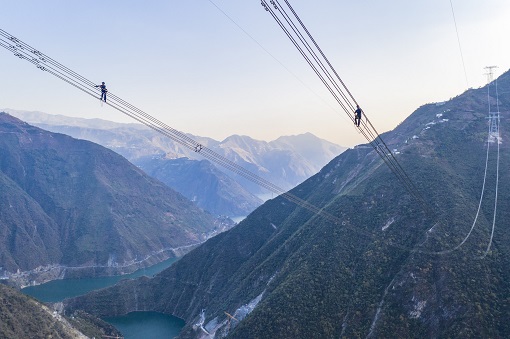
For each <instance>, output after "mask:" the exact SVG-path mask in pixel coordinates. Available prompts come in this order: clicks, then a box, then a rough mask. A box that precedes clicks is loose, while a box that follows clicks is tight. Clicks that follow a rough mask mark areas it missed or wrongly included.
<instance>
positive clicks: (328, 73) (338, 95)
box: [261, 0, 434, 215]
mask: <svg viewBox="0 0 510 339" xmlns="http://www.w3.org/2000/svg"><path fill="white" fill-rule="evenodd" d="M261 5H262V7H263V8H264V9H265V10H266V11H267V12H268V13H269V14H271V16H272V17H273V19H274V20H275V21H276V23H277V24H278V25H279V26H280V28H281V29H282V30H283V32H284V33H285V34H286V35H287V37H288V38H289V40H290V41H291V42H292V43H293V45H294V46H295V47H296V49H297V50H298V51H299V52H300V54H301V55H302V56H303V58H304V59H305V61H306V62H307V63H308V65H309V66H310V67H311V68H312V70H313V71H314V72H315V74H316V75H317V76H318V77H319V79H320V80H321V82H322V83H323V84H324V85H325V87H326V88H327V90H328V91H329V92H330V93H331V95H332V96H333V97H334V98H335V100H336V101H337V103H338V104H339V105H340V107H341V108H342V110H343V111H344V112H345V113H346V115H347V116H348V117H349V120H350V121H355V119H354V113H353V111H354V109H355V107H356V106H357V105H358V102H357V101H356V99H355V98H354V96H353V95H352V93H351V92H350V91H349V89H348V88H347V86H346V85H345V83H344V82H343V81H342V79H341V78H340V76H339V75H338V73H337V72H336V70H335V68H334V67H333V66H332V64H331V63H330V61H329V60H328V58H327V57H326V55H325V54H324V52H323V51H322V49H321V48H320V47H319V45H318V44H317V42H316V41H315V39H314V38H313V36H312V35H311V33H310V31H309V30H308V29H307V28H306V26H305V25H304V23H303V21H302V20H301V19H300V18H299V16H298V15H297V13H296V11H295V10H294V9H293V8H292V6H291V4H290V3H289V1H287V0H285V5H286V6H282V4H281V3H280V1H278V0H270V1H267V0H261ZM285 7H287V8H288V10H287V9H285ZM296 20H297V22H296ZM358 130H359V131H360V133H361V134H362V135H363V136H364V137H365V139H366V140H367V141H368V143H369V144H370V145H371V146H372V147H373V148H374V150H375V151H376V153H377V154H378V155H379V156H380V157H381V159H382V160H383V162H384V163H385V164H386V165H387V166H388V168H389V169H390V170H391V171H392V172H393V173H394V174H395V175H396V176H397V178H398V180H399V181H400V182H401V183H402V184H403V185H404V187H405V188H406V189H407V191H408V192H409V193H410V194H411V195H412V196H414V197H415V198H416V199H417V200H418V201H419V202H420V203H421V204H422V206H423V207H424V209H425V211H426V212H427V213H428V214H432V215H433V214H434V212H433V211H432V208H431V207H430V206H429V204H428V203H427V202H426V201H425V199H424V198H423V197H422V195H421V194H420V192H419V191H418V189H417V188H416V187H415V185H414V183H413V182H412V180H411V179H410V178H409V176H408V175H407V173H406V172H405V171H404V169H403V168H402V166H401V165H400V163H399V162H398V161H397V159H396V158H395V156H394V154H393V152H392V151H391V150H390V149H389V147H388V146H387V145H386V143H385V142H384V140H383V139H382V138H381V136H380V134H379V133H378V132H377V130H376V129H375V127H374V126H373V124H372V123H371V121H370V119H369V118H368V117H367V115H366V113H365V114H364V119H362V120H361V124H360V125H359V126H358Z"/></svg>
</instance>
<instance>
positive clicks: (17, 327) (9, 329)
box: [0, 284, 120, 339]
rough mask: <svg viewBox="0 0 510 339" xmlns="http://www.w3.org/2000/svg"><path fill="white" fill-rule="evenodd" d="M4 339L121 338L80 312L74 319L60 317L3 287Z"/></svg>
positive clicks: (0, 304) (0, 291) (0, 308)
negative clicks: (105, 336) (106, 336)
mask: <svg viewBox="0 0 510 339" xmlns="http://www.w3.org/2000/svg"><path fill="white" fill-rule="evenodd" d="M0 319H1V320H2V321H0V338H9V339H10V338H13V339H14V338H33V339H35V338H54V339H71V338H79V339H85V338H93V337H96V338H100V337H102V336H103V335H109V336H119V335H120V333H119V332H118V331H117V330H115V328H114V327H113V326H111V325H109V324H107V323H105V322H103V321H101V320H99V319H94V318H92V317H90V316H87V315H85V314H83V313H82V312H77V313H76V314H75V315H74V316H73V317H72V318H65V317H63V316H61V315H58V314H57V312H54V311H53V310H52V309H50V308H49V307H47V306H45V305H43V304H41V303H40V302H38V301H36V300H35V299H33V298H30V297H28V296H26V295H24V294H22V293H20V292H18V291H16V290H14V289H12V288H10V287H7V286H5V285H3V284H0Z"/></svg>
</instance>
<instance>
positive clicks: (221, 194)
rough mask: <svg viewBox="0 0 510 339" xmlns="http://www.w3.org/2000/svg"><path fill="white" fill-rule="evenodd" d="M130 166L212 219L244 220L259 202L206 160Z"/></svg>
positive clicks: (143, 162)
mask: <svg viewBox="0 0 510 339" xmlns="http://www.w3.org/2000/svg"><path fill="white" fill-rule="evenodd" d="M134 164H135V165H137V166H139V167H140V168H141V169H143V171H144V172H145V173H147V174H148V175H150V176H152V177H153V178H156V179H158V180H160V181H161V182H163V183H165V184H166V185H168V186H169V187H171V188H173V189H174V190H176V191H177V192H179V193H181V194H182V195H184V196H185V197H187V198H188V199H190V200H191V201H193V202H194V203H195V204H197V206H199V207H201V208H203V209H204V210H206V211H209V212H211V213H212V214H215V215H227V216H231V217H235V216H246V215H248V214H250V212H252V211H253V210H254V209H256V208H257V207H259V206H260V205H262V202H263V201H262V200H260V199H259V198H257V197H256V196H254V195H252V194H250V193H249V192H248V191H246V190H245V189H243V188H242V187H241V185H240V184H238V183H237V182H236V181H234V180H232V179H231V178H230V177H229V176H228V175H226V174H225V173H223V172H222V171H220V170H219V169H218V168H217V167H216V166H214V165H213V164H212V163H211V162H210V161H208V160H191V159H188V158H179V159H167V158H165V157H158V156H152V157H147V158H142V159H138V160H136V161H134Z"/></svg>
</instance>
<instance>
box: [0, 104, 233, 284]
mask: <svg viewBox="0 0 510 339" xmlns="http://www.w3.org/2000/svg"><path fill="white" fill-rule="evenodd" d="M229 225H230V224H229V223H228V222H227V223H225V224H223V223H222V221H220V220H217V219H215V218H213V217H212V216H211V215H210V214H208V213H205V212H204V211H203V210H201V209H199V208H197V207H196V206H195V205H194V204H193V203H191V202H190V201H189V200H187V199H186V198H184V197H183V196H182V195H181V194H179V193H177V192H175V191H173V190H172V189H170V188H168V187H167V186H165V185H164V184H162V183H161V182H159V181H157V180H155V179H152V178H151V177H149V176H148V175H146V174H145V173H143V172H142V171H141V170H140V169H138V168H137V167H136V166H134V165H132V164H131V163H129V162H128V161H127V160H126V159H124V158H123V157H122V156H120V155H118V154H116V153H114V152H112V151H111V150H108V149H106V148H104V147H102V146H99V145H96V144H93V143H91V142H89V141H84V140H76V139H73V138H71V137H69V136H66V135H63V134H56V133H51V132H47V131H44V130H42V129H40V128H37V127H34V126H31V125H28V124H26V123H24V122H22V121H20V120H18V119H16V118H14V117H12V116H10V115H8V114H5V113H0V235H1V237H0V276H7V277H9V278H10V279H11V280H14V281H19V282H20V283H21V284H27V283H30V282H31V281H32V280H36V281H47V280H51V279H56V278H58V277H59V276H60V277H62V276H73V275H75V276H93V275H101V274H119V273H122V272H130V271H133V270H135V269H137V268H139V267H144V266H146V265H150V264H154V263H157V262H159V261H161V260H164V259H166V258H168V257H171V256H174V255H176V254H182V252H183V251H185V250H186V249H187V248H188V247H190V246H193V245H196V244H199V243H201V242H202V241H204V240H206V239H207V237H208V236H211V235H212V234H215V233H216V232H218V231H220V230H223V228H225V227H227V226H229Z"/></svg>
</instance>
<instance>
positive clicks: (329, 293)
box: [65, 72, 510, 339]
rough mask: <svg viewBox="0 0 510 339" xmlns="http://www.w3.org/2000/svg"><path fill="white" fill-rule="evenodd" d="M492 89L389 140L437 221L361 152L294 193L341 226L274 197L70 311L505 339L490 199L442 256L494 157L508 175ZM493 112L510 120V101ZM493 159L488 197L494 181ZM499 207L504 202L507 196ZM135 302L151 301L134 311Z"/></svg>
mask: <svg viewBox="0 0 510 339" xmlns="http://www.w3.org/2000/svg"><path fill="white" fill-rule="evenodd" d="M498 81H499V82H498V86H499V88H500V89H505V90H501V92H506V91H508V90H509V89H510V73H508V72H507V73H505V74H504V75H502V76H501V77H500V78H499V79H498ZM491 86H492V85H491ZM486 91H487V87H484V88H481V89H478V90H468V91H466V92H465V93H463V94H462V95H460V96H458V97H455V98H453V99H451V100H449V101H447V102H445V103H444V104H441V105H438V104H427V105H424V106H422V107H420V108H418V109H417V110H416V111H415V112H414V113H413V114H411V116H409V118H407V119H406V120H405V121H404V122H403V123H402V124H400V125H399V126H397V128H395V129H394V130H393V131H390V132H388V133H385V134H384V135H383V138H384V140H385V141H386V143H387V144H388V146H389V147H390V148H391V149H393V150H395V156H396V158H397V159H398V160H399V163H400V164H401V165H402V167H403V168H404V169H405V170H406V172H407V174H408V175H409V176H410V178H411V180H412V181H413V182H414V183H415V185H416V186H417V188H418V190H419V191H420V192H422V194H423V195H424V196H425V197H426V199H427V201H428V202H429V204H430V205H431V206H432V207H433V208H434V209H435V210H437V212H439V213H437V214H438V215H439V222H438V220H437V218H436V217H435V216H433V215H429V214H428V213H426V212H425V211H424V209H423V207H422V206H421V205H420V204H419V203H418V202H417V201H416V200H414V198H413V197H412V196H411V195H409V192H408V191H406V189H405V188H404V187H403V186H402V185H401V184H400V183H398V181H396V178H395V176H394V174H393V173H391V171H390V170H389V169H388V168H387V167H386V166H385V165H384V164H383V163H382V161H381V160H380V158H379V157H378V156H377V155H376V154H375V152H374V151H373V150H372V149H371V148H369V147H366V146H367V145H360V146H358V147H355V148H353V149H350V150H348V151H346V152H344V153H343V154H342V155H340V156H338V157H337V158H335V159H334V160H332V161H331V162H330V163H329V164H327V165H326V166H325V167H324V168H323V169H322V170H321V171H320V172H319V173H318V174H316V175H315V176H312V177H311V178H310V179H308V180H306V181H305V182H303V183H302V184H300V185H298V186H297V187H296V188H294V189H293V190H291V193H292V194H294V195H296V196H298V197H299V198H301V199H303V200H305V201H307V202H308V203H310V204H312V205H314V206H320V207H321V208H324V210H325V211H326V212H328V213H329V214H331V215H334V216H336V217H337V218H338V221H339V222H338V223H335V222H331V220H328V219H324V218H321V217H320V215H314V214H313V213H311V212H309V211H308V210H304V209H301V208H299V207H296V206H295V205H293V204H291V203H289V202H288V201H286V200H285V199H283V198H282V197H278V198H275V199H271V200H269V201H267V202H266V203H265V204H264V205H262V206H261V207H259V208H258V209H257V210H255V211H254V212H253V213H252V214H251V215H250V216H249V217H248V218H246V219H245V220H244V221H242V222H241V223H240V224H239V225H237V226H236V227H234V228H233V229H231V230H230V231H228V232H225V233H222V234H221V235H219V236H217V237H215V238H213V239H211V240H209V241H207V242H206V243H204V244H203V245H202V246H200V247H198V248H197V249H195V250H194V251H192V252H190V253H188V254H187V255H186V256H184V257H183V258H182V259H181V260H180V261H179V262H177V263H176V264H175V265H173V266H172V267H170V268H169V269H167V270H165V271H163V272H161V273H160V274H159V275H157V276H155V277H154V278H152V279H140V280H134V281H126V282H121V283H120V284H118V285H117V286H114V287H112V288H109V289H106V290H102V291H96V292H93V293H90V294H88V295H87V296H84V297H79V298H74V299H70V300H66V301H65V305H66V309H68V310H73V309H85V310H87V311H89V312H91V313H93V314H98V315H101V314H104V313H105V312H106V313H108V312H111V313H115V314H123V313H127V312H131V311H135V310H137V309H138V308H143V309H151V310H157V311H160V312H165V313H170V314H173V315H176V316H179V317H181V318H183V319H185V320H186V327H185V329H184V330H183V332H182V333H181V335H180V337H181V338H212V337H223V336H226V335H228V337H229V338H230V337H231V338H243V339H244V338H275V337H293V338H310V337H323V338H333V337H334V338H338V337H362V336H363V337H398V338H405V337H407V338H410V337H412V338H419V337H457V336H461V337H503V336H505V334H508V333H510V327H509V324H508V322H506V321H505V314H508V312H509V311H510V302H509V301H510V299H508V296H509V295H510V284H509V283H508V281H510V280H508V279H509V278H510V272H509V271H508V269H507V268H505V265H507V264H508V263H509V262H510V259H509V258H510V248H509V247H508V246H506V245H505V244H506V243H507V242H506V240H509V239H510V233H509V231H508V230H507V229H506V228H502V227H498V228H496V233H495V238H494V242H493V244H492V248H491V252H490V253H489V256H487V257H486V258H485V259H484V260H480V259H479V258H478V259H477V257H480V256H481V255H483V253H484V251H485V250H486V246H487V245H488V241H489V238H490V234H491V224H492V218H491V217H492V209H493V204H494V200H493V199H492V200H490V199H488V200H485V201H484V202H483V204H482V211H483V213H482V214H481V215H480V217H479V219H478V224H477V227H476V228H474V229H473V231H472V233H470V234H471V237H470V238H469V239H468V240H467V241H466V243H465V244H464V245H463V246H462V247H460V248H459V249H457V250H456V251H453V252H451V253H449V252H446V253H448V255H440V253H441V251H445V250H449V249H453V248H454V247H455V246H456V245H457V244H459V243H460V242H461V241H462V239H463V238H464V237H465V236H466V234H468V231H469V230H470V227H471V225H472V223H473V218H474V216H475V212H476V210H477V206H478V202H479V198H480V189H481V187H482V183H481V180H480V178H483V176H484V160H485V154H486V152H487V150H486V147H487V146H490V147H492V150H494V148H495V146H498V147H500V148H501V152H502V157H501V161H502V163H501V165H500V166H501V168H508V167H510V164H509V161H508V155H510V151H509V147H508V145H507V143H506V140H508V138H509V134H508V131H506V130H504V129H501V133H502V135H501V140H502V143H501V144H499V141H500V140H493V142H492V144H491V143H488V142H487V119H486V117H487V106H488V105H487V104H488V103H487V97H488V96H487V92H486ZM508 92H509V93H510V91H508ZM493 94H494V93H493ZM489 99H490V101H491V104H495V100H496V98H495V97H494V96H490V97H489ZM499 106H500V109H501V112H502V114H503V115H506V114H508V113H509V112H510V98H509V96H508V94H507V95H506V96H500V98H499ZM490 154H491V157H489V159H488V161H489V162H488V165H489V166H488V168H489V169H491V171H490V172H489V174H488V178H487V180H488V182H487V183H488V184H489V183H490V185H488V186H487V187H490V186H491V185H494V183H495V180H496V173H495V168H496V158H495V154H494V151H493V152H492V153H490ZM500 180H501V182H510V178H509V174H508V173H507V172H500ZM492 187H493V186H492ZM489 192H491V191H489ZM491 193H494V192H491ZM489 195H490V194H488V196H489ZM499 198H500V200H499V201H509V200H510V189H509V187H508V185H502V186H501V187H500V188H499ZM497 218H498V220H500V221H504V220H510V210H509V209H504V208H499V209H498V215H497ZM428 253H430V254H428ZM433 253H436V254H433ZM437 253H439V254H437ZM191 267H192V268H191ZM481 286H485V288H480V287H481ZM130 291H136V293H137V295H138V296H142V295H143V297H142V298H138V299H137V300H136V304H135V300H134V299H133V295H132V293H131V292H130ZM156 296H157V297H156ZM224 312H228V313H229V314H232V315H234V316H235V317H238V318H237V319H238V320H241V321H240V322H236V321H233V320H229V319H228V317H226V316H225V314H224Z"/></svg>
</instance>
